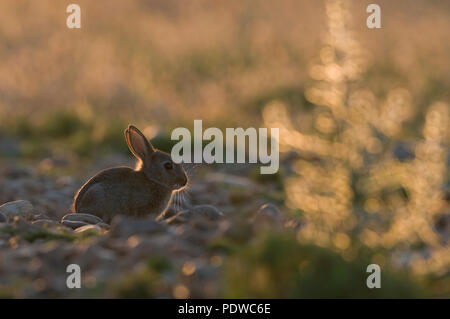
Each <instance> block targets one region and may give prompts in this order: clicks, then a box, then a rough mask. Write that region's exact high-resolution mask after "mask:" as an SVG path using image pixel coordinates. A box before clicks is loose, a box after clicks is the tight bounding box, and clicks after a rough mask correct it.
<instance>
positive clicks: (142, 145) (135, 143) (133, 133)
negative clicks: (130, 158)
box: [125, 125, 155, 161]
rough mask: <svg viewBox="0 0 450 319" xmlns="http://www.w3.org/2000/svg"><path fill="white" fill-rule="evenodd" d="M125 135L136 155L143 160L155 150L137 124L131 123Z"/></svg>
mask: <svg viewBox="0 0 450 319" xmlns="http://www.w3.org/2000/svg"><path fill="white" fill-rule="evenodd" d="M125 137H126V139H127V144H128V147H129V148H130V150H131V151H132V152H133V154H134V156H136V157H137V158H139V159H140V160H141V161H143V160H144V159H145V158H148V157H149V156H150V155H151V154H153V153H154V152H155V149H154V148H153V146H152V145H151V144H150V142H149V141H148V140H147V138H146V137H145V136H144V134H142V133H141V131H139V130H138V129H137V128H136V127H135V126H133V125H129V126H128V128H127V129H126V130H125Z"/></svg>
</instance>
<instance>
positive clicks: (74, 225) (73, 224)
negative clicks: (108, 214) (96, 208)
mask: <svg viewBox="0 0 450 319" xmlns="http://www.w3.org/2000/svg"><path fill="white" fill-rule="evenodd" d="M61 225H64V226H67V227H69V228H72V229H77V228H79V227H82V226H87V225H90V224H88V223H85V222H80V221H73V220H62V221H61Z"/></svg>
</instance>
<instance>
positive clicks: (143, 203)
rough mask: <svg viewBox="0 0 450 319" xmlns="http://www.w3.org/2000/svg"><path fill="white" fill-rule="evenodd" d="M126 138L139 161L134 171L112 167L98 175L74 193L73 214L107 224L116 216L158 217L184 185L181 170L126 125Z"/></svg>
mask: <svg viewBox="0 0 450 319" xmlns="http://www.w3.org/2000/svg"><path fill="white" fill-rule="evenodd" d="M125 137H126V141H127V144H128V147H129V148H130V150H131V152H132V153H133V154H134V156H136V158H137V159H138V162H137V164H136V167H135V169H132V168H130V167H113V168H109V169H105V170H103V171H100V172H99V173H97V174H96V175H95V176H93V177H92V178H91V179H89V180H88V181H87V182H86V183H85V184H84V185H83V186H82V187H81V188H80V189H79V190H78V192H77V193H76V194H75V197H74V201H73V205H72V212H73V213H87V214H92V215H96V216H98V217H100V218H102V219H103V220H104V221H105V222H107V223H110V222H111V221H112V219H113V218H114V217H115V216H117V215H125V216H127V217H132V218H142V217H146V216H149V215H155V216H156V217H157V216H158V215H160V214H163V213H164V212H165V210H166V209H167V207H168V206H169V202H170V200H171V198H172V194H173V193H174V192H176V191H179V190H181V189H183V188H184V187H185V186H186V184H187V182H188V178H187V175H186V172H185V170H184V169H183V167H182V166H181V165H180V164H175V163H174V162H173V161H172V159H171V157H170V155H169V154H168V153H165V152H162V151H160V150H157V149H155V148H154V147H153V146H152V144H151V143H150V142H149V141H148V140H147V139H146V138H145V136H144V135H143V134H142V133H141V131H139V130H138V129H137V128H136V127H135V126H133V125H129V126H128V128H127V129H126V130H125Z"/></svg>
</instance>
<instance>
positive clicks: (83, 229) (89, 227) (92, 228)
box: [75, 225, 102, 233]
mask: <svg viewBox="0 0 450 319" xmlns="http://www.w3.org/2000/svg"><path fill="white" fill-rule="evenodd" d="M87 231H89V232H95V233H101V232H102V229H101V227H100V226H97V225H84V226H81V227H78V228H77V229H75V233H84V232H87Z"/></svg>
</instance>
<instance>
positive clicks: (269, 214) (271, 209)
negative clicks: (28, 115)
mask: <svg viewBox="0 0 450 319" xmlns="http://www.w3.org/2000/svg"><path fill="white" fill-rule="evenodd" d="M253 221H255V222H262V223H268V224H277V225H279V224H280V210H279V209H278V207H277V206H275V205H273V204H270V203H268V204H264V205H262V206H261V207H260V208H259V209H258V211H257V212H256V214H255V216H254V217H253Z"/></svg>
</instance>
